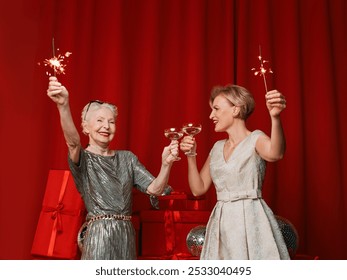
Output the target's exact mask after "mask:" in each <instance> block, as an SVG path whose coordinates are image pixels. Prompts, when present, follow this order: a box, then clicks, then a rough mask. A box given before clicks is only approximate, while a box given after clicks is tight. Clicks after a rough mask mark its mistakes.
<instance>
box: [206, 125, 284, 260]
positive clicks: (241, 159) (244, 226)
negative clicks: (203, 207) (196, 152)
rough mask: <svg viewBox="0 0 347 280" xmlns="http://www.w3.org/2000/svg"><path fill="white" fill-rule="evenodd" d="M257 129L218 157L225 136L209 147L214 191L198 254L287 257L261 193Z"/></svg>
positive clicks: (261, 163) (262, 170)
mask: <svg viewBox="0 0 347 280" xmlns="http://www.w3.org/2000/svg"><path fill="white" fill-rule="evenodd" d="M262 133H263V132H261V131H260V130H255V131H253V132H252V133H251V134H250V135H249V136H248V137H247V138H245V139H244V140H243V141H242V142H241V143H240V144H239V145H238V146H237V147H236V148H235V150H234V152H233V153H232V155H231V156H230V158H229V159H228V161H226V160H225V159H224V155H223V148H224V144H225V141H226V140H220V141H218V142H216V143H215V145H214V147H213V148H212V150H211V152H210V157H211V162H210V172H211V177H212V180H213V183H214V185H215V188H216V191H217V203H216V205H215V207H214V209H213V211H212V213H211V216H210V219H209V222H208V225H207V228H206V236H205V243H204V247H203V249H202V253H201V259H213V260H217V259H229V260H231V259H234V260H247V259H251V260H257V259H258V260H259V259H268V260H275V259H290V257H289V254H288V251H287V248H286V245H285V242H284V239H283V236H282V233H281V231H280V229H279V227H278V224H277V221H276V218H275V217H274V214H273V212H272V211H271V209H270V208H269V207H268V205H267V204H266V203H265V201H264V200H263V199H262V198H261V189H262V183H263V179H264V176H265V169H266V163H265V161H264V160H263V159H262V158H261V157H260V156H259V155H258V154H257V152H256V150H255V143H256V140H257V139H258V137H259V135H261V134H262Z"/></svg>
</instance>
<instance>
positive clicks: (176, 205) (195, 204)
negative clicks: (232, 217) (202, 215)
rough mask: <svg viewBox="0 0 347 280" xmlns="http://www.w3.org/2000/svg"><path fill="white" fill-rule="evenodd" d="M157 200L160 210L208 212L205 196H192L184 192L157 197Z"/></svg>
mask: <svg viewBox="0 0 347 280" xmlns="http://www.w3.org/2000/svg"><path fill="white" fill-rule="evenodd" d="M158 200H159V209H160V210H181V211H190V210H197V211H206V210H208V205H207V200H206V197H205V196H193V195H188V194H186V193H184V192H182V193H181V192H172V193H171V194H169V195H163V196H158Z"/></svg>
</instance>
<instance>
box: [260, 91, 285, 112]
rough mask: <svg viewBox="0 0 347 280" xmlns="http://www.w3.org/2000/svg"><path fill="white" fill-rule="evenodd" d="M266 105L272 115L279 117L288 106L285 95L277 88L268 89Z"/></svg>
mask: <svg viewBox="0 0 347 280" xmlns="http://www.w3.org/2000/svg"><path fill="white" fill-rule="evenodd" d="M265 98H266V106H267V108H268V110H269V113H270V115H271V116H272V117H277V116H279V115H280V113H281V112H282V111H283V110H284V109H285V108H286V104H287V102H286V99H285V97H284V96H283V95H282V94H281V93H280V92H279V91H277V90H271V91H268V92H267V93H266V95H265Z"/></svg>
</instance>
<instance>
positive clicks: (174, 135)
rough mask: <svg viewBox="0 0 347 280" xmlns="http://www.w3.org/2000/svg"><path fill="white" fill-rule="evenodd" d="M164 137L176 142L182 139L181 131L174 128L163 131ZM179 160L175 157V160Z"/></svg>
mask: <svg viewBox="0 0 347 280" xmlns="http://www.w3.org/2000/svg"><path fill="white" fill-rule="evenodd" d="M164 135H165V137H166V138H169V139H170V140H178V139H180V138H182V137H183V131H182V130H181V129H179V128H176V127H170V128H167V129H164ZM180 159H181V158H180V157H179V156H176V160H180Z"/></svg>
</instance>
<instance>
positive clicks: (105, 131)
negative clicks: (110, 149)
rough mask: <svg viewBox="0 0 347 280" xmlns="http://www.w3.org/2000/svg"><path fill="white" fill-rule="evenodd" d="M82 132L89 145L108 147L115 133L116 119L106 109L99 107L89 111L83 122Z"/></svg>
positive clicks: (112, 113)
mask: <svg viewBox="0 0 347 280" xmlns="http://www.w3.org/2000/svg"><path fill="white" fill-rule="evenodd" d="M83 131H84V133H86V134H87V135H89V143H90V144H94V145H98V146H108V144H109V143H110V142H111V141H112V139H113V137H114V135H115V132H116V117H115V115H114V112H112V110H111V109H110V108H108V107H105V106H99V107H98V108H95V109H93V110H89V112H88V115H87V119H86V120H85V121H84V122H83Z"/></svg>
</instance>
